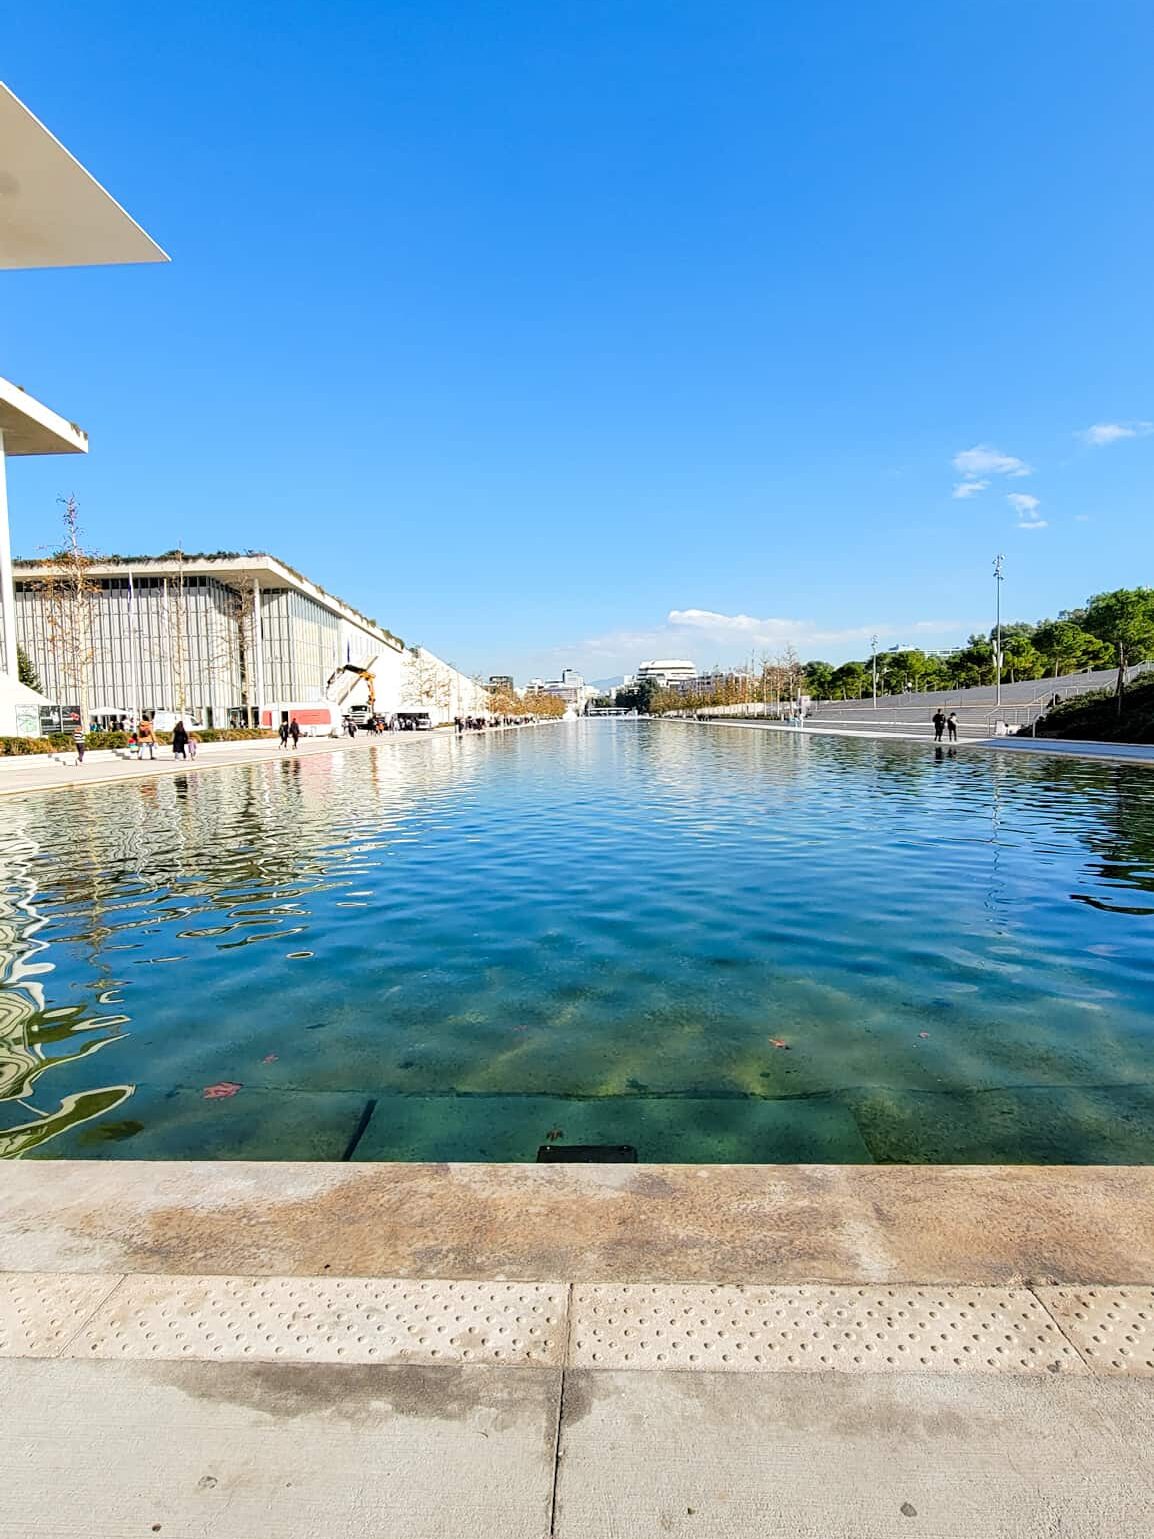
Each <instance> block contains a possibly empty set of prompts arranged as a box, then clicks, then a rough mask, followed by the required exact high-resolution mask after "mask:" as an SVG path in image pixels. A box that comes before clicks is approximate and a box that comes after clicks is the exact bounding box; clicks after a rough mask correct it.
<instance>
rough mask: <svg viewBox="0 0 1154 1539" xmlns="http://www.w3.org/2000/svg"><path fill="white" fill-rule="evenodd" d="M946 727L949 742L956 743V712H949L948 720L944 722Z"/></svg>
mask: <svg viewBox="0 0 1154 1539" xmlns="http://www.w3.org/2000/svg"><path fill="white" fill-rule="evenodd" d="M946 727H947V729H948V731H949V734H950V742H951V743H956V742H957V741H958V713H957V712H956V711H951V712H950V714H949V718H948V720H947V721H946Z"/></svg>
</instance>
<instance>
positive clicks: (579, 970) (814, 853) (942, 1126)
mask: <svg viewBox="0 0 1154 1539" xmlns="http://www.w3.org/2000/svg"><path fill="white" fill-rule="evenodd" d="M1151 787H1154V779H1152V778H1151V772H1150V771H1149V770H1147V769H1144V768H1142V767H1140V766H1131V765H1113V764H1100V763H1099V764H1095V763H1089V762H1077V761H1072V760H1070V759H1060V758H1056V757H1037V758H1035V757H1032V756H1030V757H1028V756H1026V755H1005V756H1000V755H998V754H996V753H986V752H982V751H977V750H972V749H971V750H965V749H963V750H962V751H961V752H960V753H957V754H956V755H951V754H950V753H948V752H945V751H941V750H939V751H937V752H935V750H934V749H933V747H932V746H931V745H928V744H920V743H918V744H915V743H899V742H891V743H886V742H871V741H866V740H849V739H835V738H811V737H803V736H788V735H784V734H777V733H768V732H758V731H749V730H740V729H732V728H725V727H695V726H692V725H689V724H680V723H674V722H667V723H663V722H625V721H591V722H587V723H580V724H577V723H575V724H572V725H568V724H566V725H551V726H547V727H541V728H539V729H535V730H529V731H525V732H506V733H493V734H489V735H487V736H476V737H474V736H470V737H466V738H465V739H464V740H462V741H458V740H456V739H454V738H452V737H450V736H448V735H442V734H440V733H438V734H436V735H435V736H432V735H431V736H429V737H418V738H413V739H405V740H387V741H384V742H381V743H380V744H377V745H374V746H372V747H369V746H366V745H363V744H358V745H355V746H354V745H350V746H349V747H348V748H346V749H338V750H337V751H335V752H333V753H332V754H331V755H316V756H310V757H306V758H301V759H294V758H291V757H285V758H283V759H281V760H277V761H273V762H269V763H262V764H260V765H257V766H253V767H246V768H232V769H219V770H211V771H207V770H206V771H203V772H200V773H196V774H191V775H187V776H185V775H179V776H176V777H174V778H171V779H159V780H156V781H151V782H150V781H138V782H134V783H130V784H119V785H113V786H94V787H92V788H91V789H88V790H85V789H78V790H74V791H67V792H64V791H61V792H56V793H51V794H44V795H40V796H35V795H33V796H29V797H27V798H24V799H20V800H16V799H12V798H6V799H4V800H3V801H0V898H2V905H3V906H2V910H0V962H2V968H3V971H2V987H0V1154H3V1155H4V1156H7V1157H10V1158H16V1157H40V1158H53V1157H69V1158H78V1157H84V1158H95V1159H124V1158H139V1159H167V1158H174V1159H175V1158H249V1159H332V1160H339V1159H348V1158H352V1159H357V1160H393V1159H402V1160H409V1159H437V1160H440V1159H462V1160H532V1159H534V1158H535V1157H536V1155H537V1150H538V1148H539V1147H540V1146H541V1145H548V1144H550V1143H552V1144H555V1145H570V1144H612V1145H618V1144H628V1145H633V1146H634V1147H635V1148H636V1149H637V1153H638V1157H639V1158H640V1159H642V1160H674V1161H730V1160H736V1161H745V1160H756V1161H763V1160H764V1161H779V1160H784V1161H869V1160H879V1161H929V1162H972V1161H1029V1162H1039V1163H1044V1162H1126V1163H1129V1162H1145V1161H1150V1160H1151V1159H1154V800H1152V798H1151V794H1150V788H1151Z"/></svg>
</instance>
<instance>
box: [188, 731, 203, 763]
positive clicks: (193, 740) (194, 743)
mask: <svg viewBox="0 0 1154 1539" xmlns="http://www.w3.org/2000/svg"><path fill="white" fill-rule="evenodd" d="M199 747H200V739H199V738H198V737H197V735H196V733H195V732H190V733H189V734H188V757H189V758H190V759H195V758H196V750H197V749H198V748H199Z"/></svg>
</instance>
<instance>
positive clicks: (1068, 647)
mask: <svg viewBox="0 0 1154 1539" xmlns="http://www.w3.org/2000/svg"><path fill="white" fill-rule="evenodd" d="M996 647H997V631H996V628H994V627H991V629H990V630H989V632H987V633H986V634H984V635H983V634H975V635H972V636H971V637H970V638H969V640H968V641H967V642H966V644H965V646H963V647H959V648H957V649H956V650H955V651H953V652H951V653H949V654H948V655H944V656H943V655H936V656H935V655H934V654H933V653H931V652H925V651H922V650H920V649H919V648H917V647H894V648H891V649H889V650H887V651H884V652H880V651H879V652H878V653H877V654H876V655H871V656H869V657H864V658H858V659H855V660H853V661H851V662H848V663H840V664H838V663H827V662H823V661H821V660H820V659H814V660H812V661H810V662H805V663H803V662H801V661H800V660H799V658H798V655H797V652H796V651H795V650H794V648H793V647H786V648H785V649H784V650H783V651H782V652H780V653H779V654H777V655H776V656H773V657H771V656H770V655H769V654H767V653H763V654H762V656H761V658H760V660H755V659H751V661H750V666H749V667H748V668H747V669H744V670H741V671H736V670H730V671H728V672H725V671H722V670H721V669H720V668H716V667H715V668H714V669H713V670H712V672H711V673H709V674H706V675H703V676H702V677H701V678H700V679H698V680H697V681H696V682H695V684H693V685H690V687H689V688H681V689H676V690H673V689H664V688H662V687H661V686H660V685H659V684H658V683H656V682H655V681H654V680H652V679H639V680H637V681H636V682H635V683H633V684H632V685H630V686H629V687H628V688H625V689H619V690H618V691H617V695H616V703H617V704H618V705H620V706H624V707H625V708H626V709H632V710H638V711H642V712H649V713H651V714H657V713H659V712H661V711H676V710H701V709H707V708H708V707H710V706H718V705H740V704H744V703H746V702H749V703H758V704H763V705H767V706H774V705H781V704H783V703H788V702H789V701H791V700H796V699H797V697H798V696H799V695H800V694H807V695H810V696H811V697H812V698H813V699H815V700H858V699H861V698H864V697H865V696H867V695H869V694H871V693H872V692H873V687H874V668H875V665H876V668H877V690H878V693H879V694H880V695H900V694H905V693H922V692H924V691H928V690H951V689H972V688H974V687H975V686H979V685H989V684H992V683H993V682H994V680H995V678H996V676H997V667H998V660H997V651H996ZM1152 660H1154V588H1116V589H1114V590H1113V591H1112V592H1110V593H1096V594H1094V595H1093V596H1092V597H1091V598H1089V599H1087V601H1086V603H1085V604H1084V605H1082V607H1081V608H1078V609H1063V610H1060V611H1059V613H1058V616H1057V618H1056V619H1047V620H1038V621H1034V622H1031V621H1028V620H1012V621H1009V622H1008V623H1006V624H1004V625H1003V626H1002V678H1003V680H1005V681H1006V682H1008V683H1018V682H1019V681H1022V680H1029V679H1039V680H1041V679H1045V678H1057V677H1058V676H1059V675H1061V674H1065V673H1080V672H1082V671H1083V670H1085V669H1096V668H1115V669H1117V680H1116V692H1117V695H1118V700H1119V709H1121V700H1122V696H1123V691H1124V687H1125V678H1126V670H1127V669H1128V668H1130V667H1132V666H1133V665H1134V664H1135V663H1144V662H1150V661H1152Z"/></svg>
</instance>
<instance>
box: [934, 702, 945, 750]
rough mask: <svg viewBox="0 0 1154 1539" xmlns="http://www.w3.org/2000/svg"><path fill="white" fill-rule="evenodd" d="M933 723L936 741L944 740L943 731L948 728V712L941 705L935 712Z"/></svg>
mask: <svg viewBox="0 0 1154 1539" xmlns="http://www.w3.org/2000/svg"><path fill="white" fill-rule="evenodd" d="M933 723H934V742H935V743H940V742H941V740H942V733H943V732H944V731H945V730H946V713H945V712H944V711H943V710H942V708H941V706H940V705H939V706H938V708H937V710H936V711H935V712H934V714H933Z"/></svg>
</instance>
